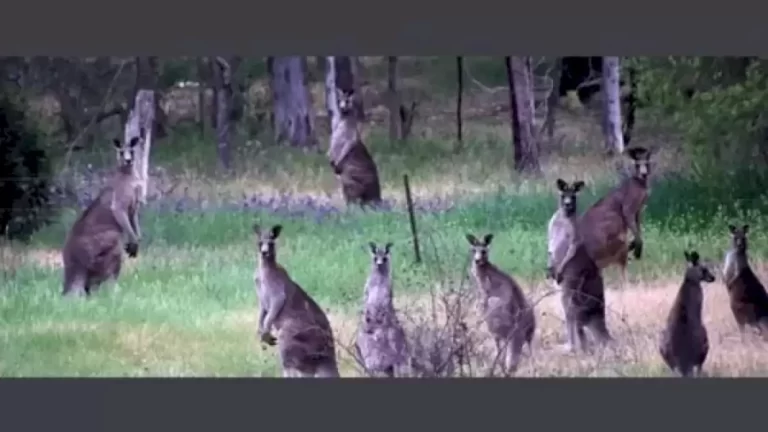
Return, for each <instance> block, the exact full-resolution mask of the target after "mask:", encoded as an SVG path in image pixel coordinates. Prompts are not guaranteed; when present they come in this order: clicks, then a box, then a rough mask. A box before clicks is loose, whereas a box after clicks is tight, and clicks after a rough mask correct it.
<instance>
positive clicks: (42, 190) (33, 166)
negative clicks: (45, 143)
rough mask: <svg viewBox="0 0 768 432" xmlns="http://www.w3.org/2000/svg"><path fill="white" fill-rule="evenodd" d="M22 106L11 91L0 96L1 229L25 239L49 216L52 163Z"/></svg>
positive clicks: (3, 231)
mask: <svg viewBox="0 0 768 432" xmlns="http://www.w3.org/2000/svg"><path fill="white" fill-rule="evenodd" d="M22 106H24V105H23V102H22V101H21V100H19V99H18V98H17V97H15V96H13V95H12V94H11V93H8V92H4V93H3V94H2V95H0V232H2V234H3V235H4V236H5V237H7V238H9V239H19V240H26V239H28V238H29V236H30V235H31V234H32V233H33V232H34V231H35V230H37V229H38V228H40V227H41V226H43V225H45V224H46V223H48V222H49V220H50V217H51V216H52V214H51V205H50V204H51V203H50V201H51V197H50V176H51V166H50V164H49V161H48V157H47V155H46V152H45V150H44V149H43V148H42V147H41V142H40V141H41V140H40V138H39V135H38V134H37V130H36V128H35V126H34V125H33V124H32V123H31V122H30V121H29V119H28V118H27V116H26V113H25V111H24V110H23V109H21V108H20V107H22Z"/></svg>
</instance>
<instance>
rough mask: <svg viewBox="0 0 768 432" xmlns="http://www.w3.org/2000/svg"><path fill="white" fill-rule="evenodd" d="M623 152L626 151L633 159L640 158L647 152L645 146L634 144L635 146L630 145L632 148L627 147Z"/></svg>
mask: <svg viewBox="0 0 768 432" xmlns="http://www.w3.org/2000/svg"><path fill="white" fill-rule="evenodd" d="M625 152H626V153H627V155H628V156H629V157H630V158H632V159H634V160H638V159H640V158H641V157H642V156H643V155H644V154H647V153H648V150H646V148H645V147H640V146H635V147H632V148H629V149H627V150H625Z"/></svg>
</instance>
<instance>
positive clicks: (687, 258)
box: [683, 250, 691, 262]
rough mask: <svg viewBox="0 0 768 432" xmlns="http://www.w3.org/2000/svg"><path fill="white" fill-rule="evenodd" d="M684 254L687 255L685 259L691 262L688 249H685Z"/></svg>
mask: <svg viewBox="0 0 768 432" xmlns="http://www.w3.org/2000/svg"><path fill="white" fill-rule="evenodd" d="M683 255H685V260H686V261H688V262H690V261H691V255H690V254H688V251H687V250H686V251H683Z"/></svg>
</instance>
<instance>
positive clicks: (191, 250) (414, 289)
mask: <svg viewBox="0 0 768 432" xmlns="http://www.w3.org/2000/svg"><path fill="white" fill-rule="evenodd" d="M726 186H727V185H726ZM722 188H723V189H724V188H725V186H723V187H722ZM604 190H605V186H601V187H595V188H589V189H588V190H586V191H585V192H584V193H583V195H582V201H581V203H582V208H585V207H586V206H587V205H589V204H591V203H592V202H594V201H595V200H596V199H597V196H598V194H599V193H602V192H603V191H604ZM707 192H708V191H707V190H706V189H703V188H702V186H699V187H698V189H696V186H694V185H692V184H687V183H684V182H681V180H674V181H670V182H666V183H664V182H662V183H661V184H659V185H657V186H656V187H655V189H654V192H653V195H652V198H651V201H650V203H649V207H648V211H647V213H646V222H645V239H646V253H645V256H644V259H643V260H641V261H638V262H634V263H632V264H631V274H632V275H633V277H637V275H641V277H642V278H643V279H645V280H648V279H654V278H660V277H664V276H668V275H670V274H675V273H679V271H680V268H681V266H682V255H683V254H682V251H683V249H684V248H685V247H688V245H690V246H692V247H694V248H696V249H698V250H699V252H700V253H701V254H702V255H703V256H705V257H708V258H713V259H715V260H719V259H720V257H721V256H722V253H723V251H724V250H725V248H726V247H727V244H728V236H727V235H726V230H725V226H726V224H727V223H728V222H729V221H730V220H731V219H730V218H729V217H728V215H727V214H726V213H724V212H723V210H721V209H717V208H716V207H714V204H711V203H715V202H723V201H724V200H725V199H724V197H725V196H727V195H726V194H728V193H730V192H729V191H727V190H721V191H712V190H709V194H708V193H707ZM707 195H709V199H705V200H702V199H699V200H697V199H696V197H704V196H707ZM713 195H715V196H714V197H713ZM692 197H693V198H692ZM716 197H719V200H718V199H717V198H716ZM679 202H685V203H687V204H685V207H686V208H688V213H687V214H686V215H685V216H682V217H678V218H675V219H671V218H670V212H671V211H672V210H671V209H670V208H669V206H670V205H672V204H674V203H679ZM752 204H753V206H752V207H753V210H752V211H750V212H748V213H747V214H744V215H742V218H741V219H739V220H744V221H746V222H749V223H750V224H752V226H753V231H752V232H753V233H754V234H752V235H751V240H752V241H751V244H752V256H753V259H755V260H762V259H764V258H765V257H766V254H768V247H766V245H768V242H766V240H767V239H766V237H765V234H764V232H765V230H764V227H765V223H766V218H765V217H764V216H762V215H761V214H760V213H759V211H760V210H761V209H763V208H765V204H766V203H765V201H764V200H763V201H761V202H758V203H755V202H752ZM755 204H759V206H758V207H755ZM554 209H555V198H554V197H553V194H552V193H542V192H539V193H529V194H509V193H493V194H491V195H488V196H486V197H480V198H476V199H474V200H471V201H467V202H463V203H460V204H459V205H457V207H456V208H455V209H454V210H452V211H449V212H447V213H444V214H422V215H419V217H418V223H419V225H420V229H421V233H420V235H421V241H422V249H423V255H424V263H423V264H422V265H415V264H413V262H412V261H413V255H412V246H411V244H410V240H409V237H410V235H409V231H408V221H407V217H406V215H405V214H404V213H402V212H394V213H388V214H370V213H367V214H366V213H362V212H356V211H350V212H349V213H347V214H343V215H341V216H338V217H334V218H331V219H329V220H328V221H327V222H325V223H324V224H323V225H320V226H318V225H317V224H316V222H315V221H314V219H312V218H292V219H281V218H278V217H277V216H274V215H271V214H265V213H245V212H208V213H201V214H194V213H183V214H173V213H170V214H169V213H163V214H159V213H152V212H149V211H148V212H146V213H145V214H143V215H142V226H143V230H144V233H145V243H144V248H143V249H142V251H141V254H140V256H139V258H138V259H137V260H135V261H131V263H130V264H129V265H127V267H126V268H125V269H124V273H123V275H122V278H121V280H120V281H119V284H118V285H119V290H112V289H109V288H108V289H105V290H102V291H100V292H98V294H97V295H95V296H94V297H93V298H92V299H91V300H90V301H86V302H77V301H65V300H62V299H61V298H60V297H59V291H60V281H61V273H60V270H59V269H58V268H48V267H45V266H42V265H40V264H35V263H33V262H27V263H25V264H24V265H22V266H21V267H19V268H18V269H17V272H16V274H15V276H14V278H12V279H10V280H8V281H7V282H6V283H5V286H4V288H3V290H2V293H1V294H0V328H2V332H1V333H0V334H2V346H3V355H2V356H0V375H2V376H29V375H34V376H38V375H46V376H59V375H68V376H69V375H74V376H93V375H97V376H123V375H128V376H137V375H172V376H186V375H213V376H231V375H234V376H254V375H255V376H261V375H274V374H276V373H277V371H278V369H277V364H276V356H275V355H274V353H273V352H271V351H263V350H261V349H260V348H259V346H258V344H257V343H256V339H255V336H254V335H255V320H254V316H255V310H256V305H257V301H256V297H255V291H254V284H253V272H254V268H255V267H254V264H255V255H254V247H253V240H252V236H251V231H250V227H251V225H252V224H253V223H254V222H255V221H259V222H260V223H262V224H264V225H269V224H272V223H281V224H283V225H284V231H283V233H284V234H283V235H282V238H281V239H280V243H279V259H280V261H281V262H282V263H283V264H284V265H285V266H286V267H287V268H288V269H289V271H290V272H291V274H292V276H293V277H294V278H295V279H296V280H297V281H299V283H300V284H301V285H302V286H303V287H305V288H306V289H307V290H308V291H309V292H310V293H311V294H312V295H313V296H314V297H315V298H316V299H317V300H318V301H319V302H320V303H321V304H322V305H323V306H325V307H331V308H333V309H334V311H336V312H337V313H342V314H349V315H350V316H352V314H353V313H354V311H355V309H356V308H357V305H358V303H359V299H360V297H361V292H362V286H363V284H364V281H365V277H366V275H367V269H368V264H369V262H368V252H367V249H366V246H365V245H366V244H367V242H369V241H375V242H385V241H393V242H394V243H395V246H394V249H393V254H394V258H393V260H394V264H393V272H394V274H395V277H396V280H397V290H398V294H409V293H410V294H415V295H418V294H420V293H421V294H423V293H425V292H426V291H427V290H428V289H429V288H428V287H429V286H430V285H431V284H433V283H434V282H436V281H438V280H441V279H442V280H445V279H451V280H457V278H460V277H462V274H463V272H464V268H463V265H464V263H465V259H466V252H467V244H466V240H465V238H464V234H465V233H466V232H473V233H485V232H493V233H494V234H495V240H494V243H493V248H492V259H493V260H494V261H495V262H497V263H498V264H499V265H500V266H501V267H502V268H504V269H506V270H507V271H509V272H510V273H511V274H513V275H515V276H516V277H518V278H520V279H521V280H525V281H536V282H537V283H539V282H541V279H542V269H543V267H544V264H545V237H546V221H547V220H548V218H549V216H550V215H551V213H552V212H553V211H554ZM730 210H731V212H734V211H736V209H735V208H733V207H732V208H731V209H730ZM73 218H74V213H71V212H70V213H66V214H65V215H64V216H63V218H62V221H61V222H60V223H58V224H56V225H54V226H51V227H49V228H47V229H46V230H44V231H42V232H40V233H39V234H38V235H37V236H36V238H35V240H34V242H33V244H32V245H31V246H30V248H35V249H43V248H56V247H58V246H59V245H60V244H61V243H62V241H63V237H64V235H65V232H66V228H67V227H68V226H69V225H70V223H71V222H72V220H73ZM615 280H616V279H615V278H611V279H609V281H610V282H609V285H610V284H611V283H612V282H614V281H615Z"/></svg>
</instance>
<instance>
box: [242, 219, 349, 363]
mask: <svg viewBox="0 0 768 432" xmlns="http://www.w3.org/2000/svg"><path fill="white" fill-rule="evenodd" d="M253 231H254V233H255V234H256V241H257V246H258V248H259V254H258V257H259V258H258V261H259V264H258V276H257V278H258V280H259V282H258V288H257V293H258V297H259V327H258V333H259V338H260V339H261V341H262V342H264V343H266V344H267V345H270V346H274V345H275V343H277V347H278V350H279V351H280V360H281V363H282V368H283V376H284V377H339V369H338V365H337V361H336V346H335V342H334V337H333V331H332V329H331V324H330V322H329V321H328V317H327V316H326V315H325V312H323V310H322V309H321V308H320V306H318V304H317V303H316V302H315V301H314V300H313V299H312V297H310V296H309V295H308V294H307V293H306V292H305V291H304V290H303V289H302V288H301V287H300V286H299V284H297V283H296V282H294V281H293V279H291V277H290V276H289V275H288V272H287V271H286V270H285V269H284V268H283V267H282V266H281V265H280V264H278V263H277V248H276V247H275V241H276V240H277V238H278V237H279V236H280V232H281V231H282V226H281V225H275V226H273V227H272V228H271V229H270V230H268V231H262V230H261V228H260V227H259V225H258V224H255V225H254V226H253ZM272 328H274V329H275V330H277V331H278V332H279V333H278V336H277V338H275V336H273V335H272V332H271V330H272Z"/></svg>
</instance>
